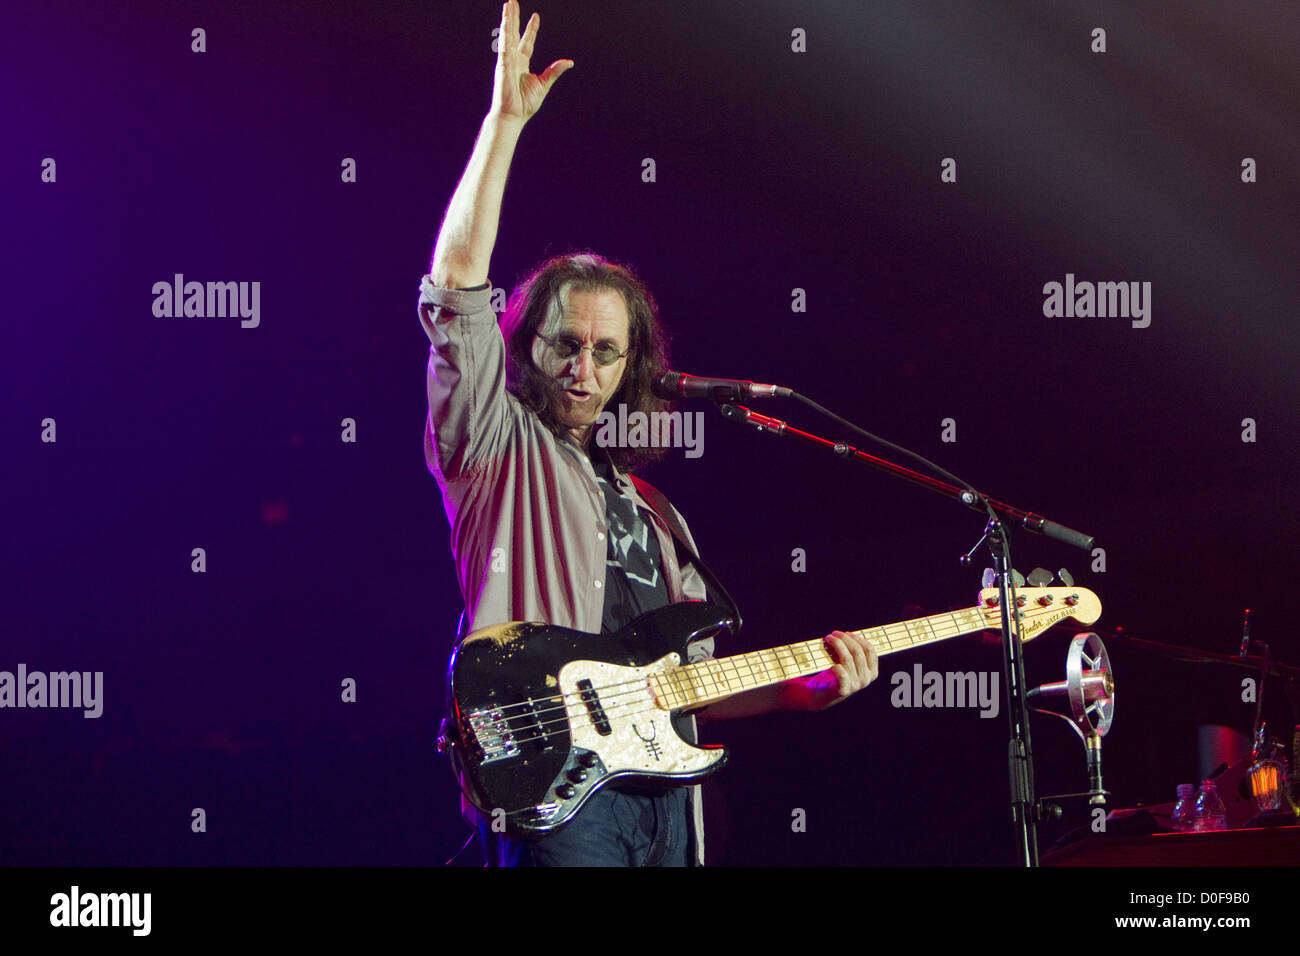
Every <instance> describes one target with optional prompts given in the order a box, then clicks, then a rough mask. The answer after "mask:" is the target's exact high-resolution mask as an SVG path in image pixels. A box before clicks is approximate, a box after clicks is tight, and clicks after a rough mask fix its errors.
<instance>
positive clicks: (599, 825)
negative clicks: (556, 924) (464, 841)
mask: <svg viewBox="0 0 1300 956" xmlns="http://www.w3.org/2000/svg"><path fill="white" fill-rule="evenodd" d="M479 838H480V842H481V843H482V845H483V855H484V858H485V859H486V860H487V864H488V866H690V865H691V864H692V862H693V861H692V859H691V856H690V854H691V847H690V846H689V843H690V829H689V827H688V825H687V820H686V790H685V788H681V787H678V788H675V789H673V790H669V791H667V792H666V793H664V794H662V795H658V796H654V795H649V794H642V793H635V792H629V791H624V790H614V789H612V788H609V787H606V788H605V789H603V790H601V791H599V792H598V793H597V794H596V795H595V796H594V797H592V798H591V799H590V800H588V801H587V803H586V805H585V806H584V807H583V808H582V810H581V811H579V813H578V815H577V816H576V817H574V819H573V821H572V822H570V823H569V825H568V826H566V827H565V828H564V829H563V830H561V831H560V832H559V833H556V834H553V835H551V836H548V837H543V838H542V839H540V840H512V839H510V838H508V837H506V836H505V835H504V834H499V833H493V832H492V827H491V822H490V821H488V820H483V821H481V822H480V823H479Z"/></svg>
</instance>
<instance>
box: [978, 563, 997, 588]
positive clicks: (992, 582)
mask: <svg viewBox="0 0 1300 956" xmlns="http://www.w3.org/2000/svg"><path fill="white" fill-rule="evenodd" d="M980 581H981V582H982V583H981V585H980V586H981V587H986V588H991V587H994V586H996V585H997V583H998V573H997V572H996V571H994V570H993V569H992V568H985V569H984V576H983V577H982V578H980Z"/></svg>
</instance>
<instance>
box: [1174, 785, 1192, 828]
mask: <svg viewBox="0 0 1300 956" xmlns="http://www.w3.org/2000/svg"><path fill="white" fill-rule="evenodd" d="M1195 806H1196V784H1194V783H1180V784H1179V785H1178V802H1177V803H1175V804H1174V812H1173V813H1171V814H1169V826H1170V827H1172V828H1173V829H1174V830H1175V831H1176V832H1179V833H1183V832H1186V831H1187V830H1190V829H1191V828H1192V810H1193V809H1194V807H1195Z"/></svg>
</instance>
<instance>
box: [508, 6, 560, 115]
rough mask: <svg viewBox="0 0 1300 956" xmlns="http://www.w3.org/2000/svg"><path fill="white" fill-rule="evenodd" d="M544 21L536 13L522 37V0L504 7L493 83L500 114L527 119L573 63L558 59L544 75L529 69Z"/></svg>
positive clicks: (529, 20) (529, 19) (538, 107)
mask: <svg viewBox="0 0 1300 956" xmlns="http://www.w3.org/2000/svg"><path fill="white" fill-rule="evenodd" d="M541 22H542V18H541V16H540V15H538V14H536V13H534V14H533V15H532V16H531V17H529V18H528V26H527V27H526V28H525V30H524V34H523V36H522V37H520V35H519V2H518V0H507V2H506V3H505V5H504V6H503V7H502V8H501V32H500V35H499V36H498V48H497V68H496V78H495V80H494V82H493V86H492V112H493V113H494V114H496V115H498V116H501V117H509V118H512V119H517V120H519V121H520V122H521V123H523V122H527V121H528V119H529V117H531V116H532V115H533V114H534V113H536V112H537V111H538V109H540V108H541V105H542V101H543V100H545V99H546V94H547V93H549V92H550V91H551V87H552V86H554V85H555V81H556V80H558V79H559V78H560V77H561V76H562V75H564V73H565V72H566V71H567V70H568V69H569V68H570V67H572V66H573V61H572V60H556V61H555V62H554V63H552V64H551V65H550V66H548V67H547V68H546V69H545V70H544V71H543V72H542V75H541V76H538V75H536V74H534V73H529V72H528V60H529V58H530V57H532V55H533V44H534V43H536V42H537V29H538V27H539V26H541Z"/></svg>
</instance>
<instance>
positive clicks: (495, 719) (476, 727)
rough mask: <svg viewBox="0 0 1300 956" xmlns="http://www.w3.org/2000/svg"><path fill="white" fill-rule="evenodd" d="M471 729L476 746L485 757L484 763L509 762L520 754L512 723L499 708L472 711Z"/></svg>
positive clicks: (470, 718) (470, 716) (470, 717)
mask: <svg viewBox="0 0 1300 956" xmlns="http://www.w3.org/2000/svg"><path fill="white" fill-rule="evenodd" d="M469 729H470V733H471V734H472V735H473V738H474V745H475V746H476V747H477V748H478V751H479V753H480V754H482V755H483V759H482V761H481V762H482V763H492V761H494V760H508V759H510V758H511V757H514V756H516V755H517V754H518V753H519V744H518V743H516V742H515V735H514V732H513V731H512V730H511V729H510V722H509V721H508V720H507V719H506V717H505V715H504V714H502V713H501V711H500V710H499V709H497V708H484V709H482V710H475V711H471V712H470V715H469Z"/></svg>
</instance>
